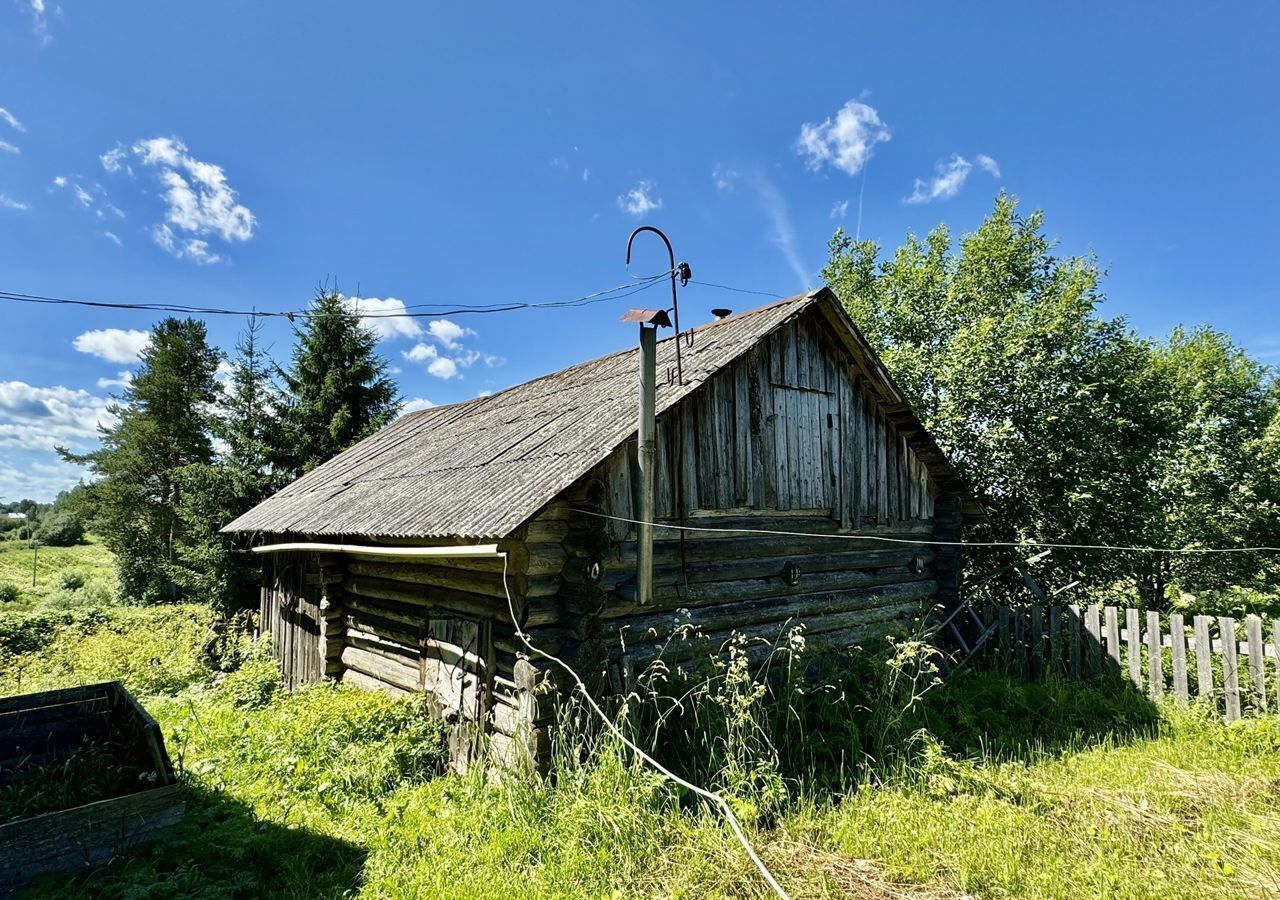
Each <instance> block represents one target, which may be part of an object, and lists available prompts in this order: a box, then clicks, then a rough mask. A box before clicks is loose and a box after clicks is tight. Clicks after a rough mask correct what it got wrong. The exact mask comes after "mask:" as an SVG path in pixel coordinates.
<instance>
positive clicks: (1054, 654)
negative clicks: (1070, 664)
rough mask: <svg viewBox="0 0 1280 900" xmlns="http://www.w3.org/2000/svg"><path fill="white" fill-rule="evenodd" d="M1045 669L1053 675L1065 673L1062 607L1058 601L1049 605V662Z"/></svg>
mask: <svg viewBox="0 0 1280 900" xmlns="http://www.w3.org/2000/svg"><path fill="white" fill-rule="evenodd" d="M1045 669H1046V671H1047V672H1049V674H1051V675H1062V674H1065V670H1064V668H1063V658H1062V607H1061V606H1059V605H1058V604H1056V603H1054V604H1052V605H1050V607H1049V664H1048V665H1047V666H1046V667H1045Z"/></svg>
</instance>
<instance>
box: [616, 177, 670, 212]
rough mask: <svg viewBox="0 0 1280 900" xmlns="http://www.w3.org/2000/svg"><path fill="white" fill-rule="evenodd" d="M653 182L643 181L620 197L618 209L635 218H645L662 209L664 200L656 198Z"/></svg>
mask: <svg viewBox="0 0 1280 900" xmlns="http://www.w3.org/2000/svg"><path fill="white" fill-rule="evenodd" d="M656 187H657V185H655V184H654V183H653V182H652V181H642V182H640V183H639V184H637V185H636V186H635V187H633V188H632V189H631V190H629V191H627V192H626V193H625V194H623V195H621V196H620V197H618V209H620V210H622V211H623V212H625V213H628V214H630V215H633V216H645V215H648V214H649V213H651V212H654V211H655V210H659V209H662V198H661V197H658V196H655V195H654V193H653V191H654V188H656Z"/></svg>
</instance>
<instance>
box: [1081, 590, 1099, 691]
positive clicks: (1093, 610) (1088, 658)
mask: <svg viewBox="0 0 1280 900" xmlns="http://www.w3.org/2000/svg"><path fill="white" fill-rule="evenodd" d="M1084 627H1085V630H1086V631H1087V632H1088V633H1089V637H1088V638H1087V639H1086V649H1087V651H1088V653H1087V654H1086V655H1085V662H1086V664H1087V669H1088V672H1087V673H1086V674H1087V675H1088V676H1089V677H1090V678H1097V677H1098V675H1099V674H1101V672H1102V626H1101V624H1100V623H1099V621H1098V607H1097V604H1094V603H1090V604H1089V605H1088V606H1087V607H1085V610H1084Z"/></svg>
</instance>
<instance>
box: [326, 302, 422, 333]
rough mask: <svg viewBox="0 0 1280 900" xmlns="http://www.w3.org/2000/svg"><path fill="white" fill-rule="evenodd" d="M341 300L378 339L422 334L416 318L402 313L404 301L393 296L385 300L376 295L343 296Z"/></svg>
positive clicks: (404, 310)
mask: <svg viewBox="0 0 1280 900" xmlns="http://www.w3.org/2000/svg"><path fill="white" fill-rule="evenodd" d="M342 302H343V303H344V304H346V307H347V309H349V310H351V311H352V312H353V313H356V314H357V315H359V316H360V317H361V322H362V324H363V325H364V326H365V327H366V328H368V329H370V330H371V331H372V332H373V333H374V334H375V335H377V336H378V340H380V341H386V340H392V339H394V338H398V337H407V338H415V337H418V336H419V335H421V334H422V326H421V325H419V324H418V320H417V319H410V318H408V317H406V316H405V315H404V313H405V312H406V311H407V310H406V309H405V305H404V301H403V300H397V299H396V298H395V297H387V298H386V299H385V300H383V299H379V298H378V297H343V298H342Z"/></svg>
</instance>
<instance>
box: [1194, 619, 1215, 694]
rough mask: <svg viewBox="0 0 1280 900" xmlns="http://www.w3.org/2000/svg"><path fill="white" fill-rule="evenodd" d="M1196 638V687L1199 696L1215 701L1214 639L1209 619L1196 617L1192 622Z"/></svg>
mask: <svg viewBox="0 0 1280 900" xmlns="http://www.w3.org/2000/svg"><path fill="white" fill-rule="evenodd" d="M1191 621H1192V624H1193V625H1194V627H1195V636H1196V687H1197V692H1196V693H1197V694H1198V695H1199V696H1201V697H1204V698H1205V699H1206V700H1211V699H1213V638H1212V637H1211V636H1210V635H1209V617H1208V616H1196V617H1195V618H1194V619H1192V620H1191Z"/></svg>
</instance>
